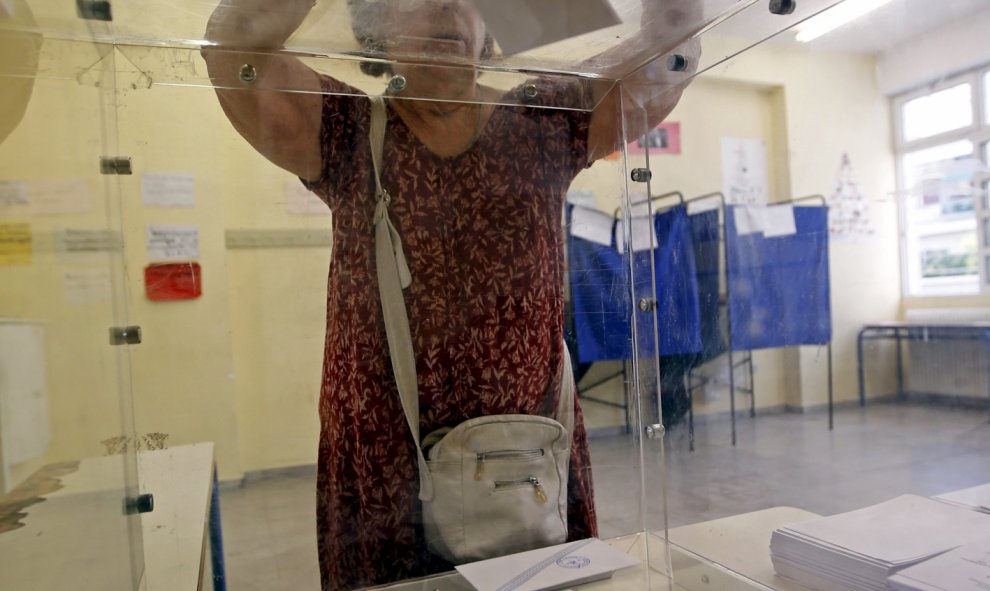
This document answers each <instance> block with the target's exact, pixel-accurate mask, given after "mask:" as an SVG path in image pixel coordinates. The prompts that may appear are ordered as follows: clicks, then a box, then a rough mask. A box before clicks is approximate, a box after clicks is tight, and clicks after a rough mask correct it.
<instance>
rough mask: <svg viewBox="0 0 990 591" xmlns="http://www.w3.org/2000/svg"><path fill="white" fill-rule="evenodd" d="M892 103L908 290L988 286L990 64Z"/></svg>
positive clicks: (955, 291)
mask: <svg viewBox="0 0 990 591" xmlns="http://www.w3.org/2000/svg"><path fill="white" fill-rule="evenodd" d="M894 105H895V109H894V112H895V113H896V114H897V118H898V120H897V126H898V129H899V133H898V143H897V157H898V164H899V175H898V188H899V193H900V195H901V199H900V200H899V203H900V209H901V219H902V221H903V224H904V232H903V240H904V243H903V245H902V264H903V268H904V277H905V290H906V292H907V295H911V296H939V295H964V294H976V293H980V292H988V293H990V280H988V277H990V213H988V212H990V207H988V205H990V196H988V194H987V189H988V184H990V173H988V167H987V163H988V162H990V119H988V117H990V70H987V69H983V70H981V71H978V72H971V73H969V74H964V75H961V76H958V77H956V78H954V79H953V80H950V81H947V82H946V83H945V84H943V85H940V86H939V87H937V88H934V89H926V90H924V91H919V92H913V93H910V94H909V95H906V96H902V97H900V98H898V99H895V101H894ZM981 111H982V112H983V113H986V115H985V116H984V115H982V114H981Z"/></svg>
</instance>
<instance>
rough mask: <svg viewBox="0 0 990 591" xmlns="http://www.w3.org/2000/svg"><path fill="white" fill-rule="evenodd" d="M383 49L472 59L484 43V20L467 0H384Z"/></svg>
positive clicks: (405, 55)
mask: <svg viewBox="0 0 990 591" xmlns="http://www.w3.org/2000/svg"><path fill="white" fill-rule="evenodd" d="M387 1H388V2H389V5H388V10H387V11H386V17H385V21H386V22H385V23H383V24H384V40H385V44H386V48H387V51H388V52H389V53H390V54H392V55H393V56H396V57H403V58H412V59H418V58H427V59H429V60H430V61H442V62H447V61H449V62H454V63H457V62H462V63H470V62H474V61H476V60H477V59H478V58H479V57H480V56H481V52H482V48H483V47H484V44H485V24H484V21H482V19H481V15H480V14H479V13H478V9H477V8H476V7H475V5H474V3H473V2H471V1H470V0H387Z"/></svg>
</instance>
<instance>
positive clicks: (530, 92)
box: [519, 84, 540, 101]
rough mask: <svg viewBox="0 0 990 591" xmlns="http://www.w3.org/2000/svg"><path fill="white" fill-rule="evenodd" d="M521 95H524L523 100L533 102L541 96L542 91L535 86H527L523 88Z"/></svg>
mask: <svg viewBox="0 0 990 591" xmlns="http://www.w3.org/2000/svg"><path fill="white" fill-rule="evenodd" d="M519 94H520V95H522V98H523V100H527V101H531V100H533V99H535V98H536V97H537V96H539V94H540V91H539V89H537V88H536V85H535V84H527V85H526V86H523V87H522V89H521V90H520V91H519Z"/></svg>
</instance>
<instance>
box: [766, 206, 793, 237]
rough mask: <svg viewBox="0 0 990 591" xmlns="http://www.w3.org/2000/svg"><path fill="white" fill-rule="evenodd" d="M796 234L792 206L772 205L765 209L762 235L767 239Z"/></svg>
mask: <svg viewBox="0 0 990 591" xmlns="http://www.w3.org/2000/svg"><path fill="white" fill-rule="evenodd" d="M793 234H797V225H796V223H795V221H794V206H793V205H772V206H770V207H768V208H767V211H766V216H765V217H764V223H763V235H764V236H765V237H767V238H776V237H778V236H791V235H793Z"/></svg>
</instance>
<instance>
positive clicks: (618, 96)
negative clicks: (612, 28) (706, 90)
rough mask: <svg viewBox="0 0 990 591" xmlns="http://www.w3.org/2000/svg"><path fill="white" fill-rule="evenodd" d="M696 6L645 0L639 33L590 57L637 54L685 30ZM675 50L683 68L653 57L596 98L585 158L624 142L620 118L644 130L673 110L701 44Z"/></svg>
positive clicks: (687, 0)
mask: <svg viewBox="0 0 990 591" xmlns="http://www.w3.org/2000/svg"><path fill="white" fill-rule="evenodd" d="M699 10H700V9H699V8H698V3H697V2H695V1H694V0H643V20H642V23H643V24H642V28H641V29H640V31H639V33H637V34H636V35H635V36H634V37H632V38H630V39H628V40H626V41H624V42H623V43H621V44H619V45H618V46H616V47H614V48H612V49H610V50H608V51H607V52H605V53H603V54H601V55H599V56H596V57H595V58H594V59H595V61H598V62H603V63H608V62H610V61H613V60H617V59H622V58H623V57H626V56H629V55H634V54H637V53H641V52H643V50H644V48H647V47H650V46H651V45H656V44H657V43H658V42H662V40H663V39H664V38H670V37H674V36H677V35H683V34H684V31H685V25H687V24H689V23H688V21H689V20H690V18H692V16H693V17H700V14H696V13H698V12H699ZM673 53H676V54H679V55H682V56H684V57H685V58H686V59H687V64H686V68H685V69H684V70H683V71H678V72H675V71H671V70H669V69H668V67H667V60H666V59H664V58H660V59H655V60H654V61H653V62H651V63H649V64H647V65H645V66H644V67H643V68H641V69H640V70H638V71H636V72H634V73H633V74H632V75H631V76H629V77H628V78H627V79H624V80H623V81H622V84H621V89H622V90H620V88H619V87H614V88H612V90H611V91H610V92H609V93H608V94H607V95H605V96H604V97H601V100H599V101H598V102H597V106H596V107H595V111H594V113H593V114H592V116H591V128H590V129H589V132H588V133H589V137H588V141H589V146H588V162H594V161H595V160H598V159H599V158H602V157H604V156H607V155H609V154H611V153H612V152H615V151H616V150H618V149H620V148H621V147H622V125H623V121H625V124H626V126H627V129H630V130H635V131H636V132H637V133H638V132H640V131H641V132H643V133H645V132H646V131H648V130H650V129H653V128H654V127H656V126H657V125H658V124H660V123H661V122H662V121H663V120H664V119H665V118H666V117H667V115H669V114H670V112H671V111H673V110H674V107H676V106H677V103H678V102H679V101H680V99H681V93H683V92H684V89H685V88H686V87H687V85H688V83H689V82H690V78H691V76H693V75H694V72H695V71H696V70H697V68H698V61H699V60H700V58H701V44H700V42H699V41H698V39H697V38H693V39H689V40H687V41H685V42H684V43H682V44H681V45H680V46H679V47H678V48H677V49H676V50H674V51H673ZM623 94H624V95H625V97H624V98H623ZM595 98H596V99H598V98H600V97H595Z"/></svg>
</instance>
